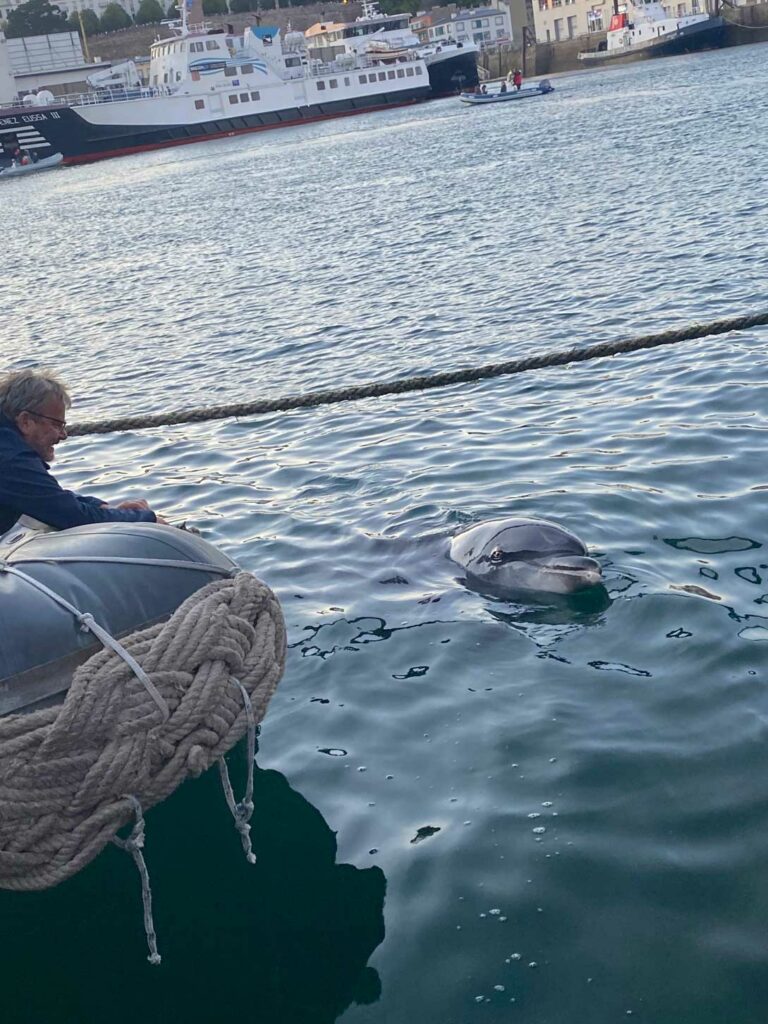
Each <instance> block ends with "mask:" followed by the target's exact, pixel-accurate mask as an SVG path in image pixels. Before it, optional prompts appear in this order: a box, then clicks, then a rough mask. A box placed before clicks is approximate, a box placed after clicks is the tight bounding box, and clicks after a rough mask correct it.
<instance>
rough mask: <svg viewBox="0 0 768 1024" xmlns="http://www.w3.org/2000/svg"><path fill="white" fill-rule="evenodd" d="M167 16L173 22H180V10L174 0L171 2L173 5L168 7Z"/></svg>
mask: <svg viewBox="0 0 768 1024" xmlns="http://www.w3.org/2000/svg"><path fill="white" fill-rule="evenodd" d="M165 16H166V18H168V19H170V20H171V21H178V19H179V17H180V15H179V8H178V7H177V6H176V3H175V2H174V0H171V3H170V4H169V6H168V10H167V11H166V12H165Z"/></svg>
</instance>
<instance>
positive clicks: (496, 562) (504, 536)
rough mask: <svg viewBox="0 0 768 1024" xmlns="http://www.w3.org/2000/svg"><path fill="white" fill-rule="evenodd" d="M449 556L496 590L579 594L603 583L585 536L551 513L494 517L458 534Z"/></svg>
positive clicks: (473, 580)
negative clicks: (555, 519)
mask: <svg viewBox="0 0 768 1024" xmlns="http://www.w3.org/2000/svg"><path fill="white" fill-rule="evenodd" d="M449 554H450V558H451V559H452V561H454V562H456V563H457V564H458V565H460V566H461V567H462V568H463V569H464V571H465V572H466V574H467V585H468V586H470V587H471V588H472V589H473V590H479V591H481V592H483V593H488V594H491V595H494V596H501V597H504V596H507V595H509V594H514V593H516V592H519V591H538V592H539V593H547V594H576V593H580V592H581V591H585V590H589V589H590V588H592V587H599V586H601V585H602V583H603V576H602V572H601V570H600V565H599V563H598V562H596V561H595V559H594V558H590V557H589V555H588V554H587V548H586V545H585V544H584V542H583V541H581V540H579V538H578V537H577V536H576V535H575V534H574V533H571V531H570V530H566V529H565V527H563V526H560V525H559V524H558V523H551V522H549V521H547V520H546V519H515V518H508V519H492V520H489V521H488V522H484V523H479V524H478V525H477V526H472V527H470V528H469V529H468V530H464V531H462V532H461V533H458V534H456V536H455V537H453V539H452V540H451V548H450V553H449Z"/></svg>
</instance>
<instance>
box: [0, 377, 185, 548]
mask: <svg viewBox="0 0 768 1024" xmlns="http://www.w3.org/2000/svg"><path fill="white" fill-rule="evenodd" d="M70 404H71V400H70V397H69V394H68V392H67V389H66V388H65V387H64V385H63V384H62V383H61V381H59V380H58V379H57V378H56V377H54V376H53V375H52V374H49V373H45V372H43V371H39V370H16V371H12V372H11V373H6V374H3V375H2V376H0V537H1V536H2V535H3V534H5V533H7V531H8V530H10V529H11V527H13V526H14V525H15V524H16V523H17V522H18V521H19V519H21V517H22V516H26V517H28V518H29V519H33V520H37V521H38V522H39V523H43V524H45V525H46V526H48V527H49V528H51V529H54V530H66V529H68V528H69V527H72V526H85V525H86V524H88V523H110V522H119V523H125V522H128V523H136V522H147V523H155V522H157V523H164V522H165V520H164V519H163V518H162V517H161V516H158V515H156V514H155V513H154V512H153V511H152V509H151V508H150V507H149V505H148V504H147V502H146V501H145V500H144V499H143V498H132V499H128V500H126V501H121V502H120V503H119V504H117V505H110V504H108V503H107V502H105V501H102V500H101V498H94V497H91V496H88V495H81V494H75V493H74V492H73V491H67V490H65V489H64V488H63V487H61V485H60V484H59V483H58V481H57V480H56V478H55V477H54V476H53V475H52V474H51V473H50V463H51V462H53V459H54V448H55V446H56V445H57V444H58V443H59V442H60V441H64V440H65V439H66V437H67V423H66V410H67V408H68V406H69V405H70Z"/></svg>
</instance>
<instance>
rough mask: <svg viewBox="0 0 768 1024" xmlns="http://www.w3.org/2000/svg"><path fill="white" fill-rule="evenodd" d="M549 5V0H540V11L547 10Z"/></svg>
mask: <svg viewBox="0 0 768 1024" xmlns="http://www.w3.org/2000/svg"><path fill="white" fill-rule="evenodd" d="M547 6H548V4H547V0H539V10H540V11H546V9H547Z"/></svg>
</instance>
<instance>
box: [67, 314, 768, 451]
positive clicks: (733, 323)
mask: <svg viewBox="0 0 768 1024" xmlns="http://www.w3.org/2000/svg"><path fill="white" fill-rule="evenodd" d="M766 325H768V311H767V312H763V313H754V314H752V315H750V316H739V317H732V318H730V319H728V320H714V321H712V322H711V323H708V324H692V325H691V326H690V327H683V328H680V329H678V330H671V331H663V332H662V333H660V334H645V335H641V336H640V337H637V338H629V339H625V340H624V341H609V342H600V343H599V344H597V345H585V346H583V347H573V348H567V349H560V350H555V351H551V352H543V353H540V354H538V355H533V356H526V357H525V358H523V359H512V360H509V361H508V362H504V363H488V364H486V365H485V366H476V367H467V368H465V369H463V370H451V371H447V372H445V373H433V374H427V375H423V376H419V377H409V378H406V379H403V380H392V381H379V382H374V383H371V384H358V385H350V386H349V387H344V388H336V389H334V390H333V391H311V392H310V393H309V394H306V395H293V396H291V395H288V396H286V397H285V398H273V399H260V400H258V401H255V402H238V403H235V404H232V405H214V406H209V407H208V408H198V409H181V410H179V411H178V412H165V413H156V414H153V415H146V416H121V417H118V418H116V419H111V420H91V421H86V422H83V423H74V424H73V425H72V426H71V427H70V428H68V429H69V434H70V435H71V436H73V437H74V436H77V435H83V434H109V433H113V432H118V431H123V430H144V429H147V428H149V427H165V426H173V425H176V424H180V423H204V422H206V421H208V420H222V419H228V418H229V417H232V416H257V415H262V414H265V413H273V412H287V411H289V410H291V409H309V408H312V407H314V406H319V405H335V404H336V403H338V402H352V401H357V400H359V399H362V398H379V397H381V396H383V395H401V394H406V393H407V392H409V391H427V390H430V389H432V388H444V387H448V386H449V385H451V384H468V383H472V382H474V381H479V380H489V379H490V378H492V377H504V376H509V375H511V374H516V373H525V372H526V371H527V370H541V369H546V368H547V367H550V366H566V365H567V364H569V363H583V362H587V361H588V360H591V359H604V358H605V357H607V356H616V355H623V354H626V353H630V352H638V351H640V350H641V349H648V348H658V347H660V346H662V345H676V344H678V343H680V342H682V341H694V340H695V339H697V338H707V337H712V336H714V335H718V334H730V333H731V332H732V331H745V330H748V329H750V328H752V327H765V326H766Z"/></svg>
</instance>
